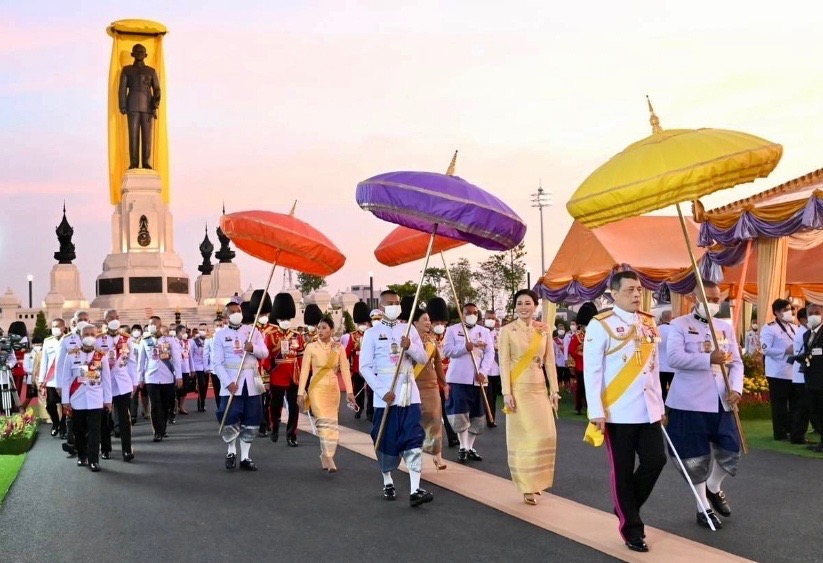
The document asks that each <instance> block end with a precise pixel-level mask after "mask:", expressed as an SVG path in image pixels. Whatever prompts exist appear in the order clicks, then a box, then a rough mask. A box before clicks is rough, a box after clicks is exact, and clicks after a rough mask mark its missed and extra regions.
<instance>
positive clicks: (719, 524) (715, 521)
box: [696, 509, 723, 530]
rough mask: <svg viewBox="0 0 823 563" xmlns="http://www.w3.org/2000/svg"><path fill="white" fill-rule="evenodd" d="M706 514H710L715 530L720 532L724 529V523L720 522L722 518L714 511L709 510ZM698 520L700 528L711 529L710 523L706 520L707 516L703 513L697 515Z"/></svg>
mask: <svg viewBox="0 0 823 563" xmlns="http://www.w3.org/2000/svg"><path fill="white" fill-rule="evenodd" d="M706 512H707V513H708V514H709V518H711V519H712V524H714V529H715V530H719V529H720V528H722V527H723V522H721V521H720V517H719V516H718V515H717V514H715V512H714V510H712V509H709V510H707V511H706ZM696 520H697V525H698V526H703V527H704V528H708V527H709V521H708V520H706V515H705V514H703V512H702V511H701V512H698V513H697V516H696Z"/></svg>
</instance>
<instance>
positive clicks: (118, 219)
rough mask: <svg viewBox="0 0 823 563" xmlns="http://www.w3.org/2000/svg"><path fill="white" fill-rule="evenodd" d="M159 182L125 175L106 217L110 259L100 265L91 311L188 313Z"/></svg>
mask: <svg viewBox="0 0 823 563" xmlns="http://www.w3.org/2000/svg"><path fill="white" fill-rule="evenodd" d="M161 188H162V183H161V181H160V176H159V175H158V174H157V173H156V172H154V171H152V170H143V169H138V170H129V171H128V172H126V174H125V175H124V177H123V187H122V191H121V193H122V197H121V200H120V203H118V204H117V206H116V207H115V210H114V214H113V215H112V253H111V254H109V255H108V256H106V259H105V260H104V261H103V273H102V274H100V275H99V276H98V277H97V287H96V294H97V297H96V298H95V299H94V301H92V304H91V306H92V307H94V308H98V309H107V308H109V307H112V308H115V309H138V308H156V309H165V308H178V307H180V308H191V307H196V306H197V303H196V301H195V300H194V299H193V298H192V296H191V295H189V290H190V288H189V276H188V274H186V272H185V271H184V270H183V260H182V259H181V258H180V257H179V256H178V255H177V253H176V252H174V231H173V229H172V218H171V213H169V209H168V206H167V205H166V203H165V202H164V201H163V199H162V197H161V195H160V194H161Z"/></svg>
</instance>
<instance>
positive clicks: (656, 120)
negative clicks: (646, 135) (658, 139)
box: [646, 95, 663, 134]
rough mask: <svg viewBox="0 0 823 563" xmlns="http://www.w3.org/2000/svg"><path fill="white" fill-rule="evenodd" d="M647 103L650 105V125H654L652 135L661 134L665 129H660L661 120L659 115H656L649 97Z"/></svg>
mask: <svg viewBox="0 0 823 563" xmlns="http://www.w3.org/2000/svg"><path fill="white" fill-rule="evenodd" d="M646 103H648V104H649V114H650V115H649V123H651V125H652V133H653V134H654V133H660V132H661V131H663V128H662V127H660V118H658V117H657V114H656V113H654V108H653V107H652V101H651V100H650V99H649V96H648V95H646Z"/></svg>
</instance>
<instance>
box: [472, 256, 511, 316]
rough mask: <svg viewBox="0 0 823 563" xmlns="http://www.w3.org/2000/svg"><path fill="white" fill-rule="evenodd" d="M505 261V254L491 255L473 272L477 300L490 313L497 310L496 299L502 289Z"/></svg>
mask: <svg viewBox="0 0 823 563" xmlns="http://www.w3.org/2000/svg"><path fill="white" fill-rule="evenodd" d="M505 260H506V255H505V254H492V255H491V256H489V257H488V258H487V259H486V260H485V261H483V262H481V263H480V266H479V267H478V270H477V271H476V272H474V280H475V281H476V282H477V298H478V300H479V301H480V302H481V303H482V304H483V305H485V306H486V308H487V309H489V310H492V311H495V310H497V298H498V296H499V295H500V294H501V293H502V291H503V288H504V284H505V279H504V273H505Z"/></svg>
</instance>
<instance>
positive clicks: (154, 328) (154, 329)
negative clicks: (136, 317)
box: [148, 325, 157, 334]
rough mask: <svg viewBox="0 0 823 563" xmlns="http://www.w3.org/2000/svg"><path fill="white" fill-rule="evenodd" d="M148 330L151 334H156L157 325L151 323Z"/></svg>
mask: <svg viewBox="0 0 823 563" xmlns="http://www.w3.org/2000/svg"><path fill="white" fill-rule="evenodd" d="M148 331H149V334H154V333H155V332H157V327H156V326H154V325H149V328H148Z"/></svg>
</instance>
